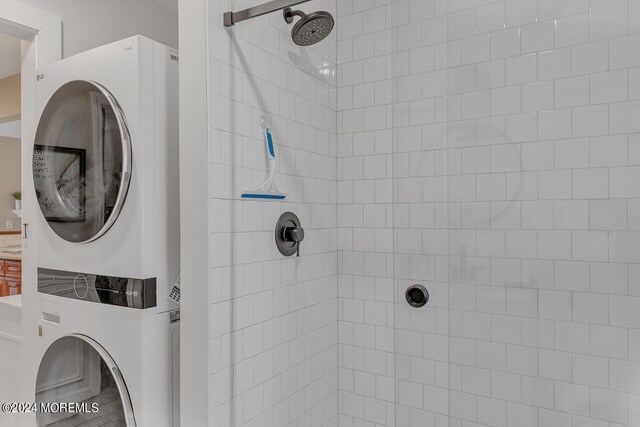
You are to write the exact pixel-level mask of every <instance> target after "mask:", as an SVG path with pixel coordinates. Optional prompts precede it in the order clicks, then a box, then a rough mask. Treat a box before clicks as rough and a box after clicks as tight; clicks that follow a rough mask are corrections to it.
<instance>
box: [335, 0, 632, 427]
mask: <svg viewBox="0 0 640 427" xmlns="http://www.w3.org/2000/svg"><path fill="white" fill-rule="evenodd" d="M340 3H341V4H339V5H338V12H339V15H340V26H339V33H338V36H339V40H338V60H339V68H338V70H339V74H338V110H339V113H338V132H339V139H338V155H339V162H338V177H339V182H338V203H339V210H338V212H339V215H338V221H339V227H340V232H339V236H340V240H339V256H340V258H339V259H340V263H339V266H340V267H339V268H340V273H341V274H340V276H339V288H338V294H339V302H340V306H339V315H340V321H339V331H340V333H339V343H340V344H339V363H340V375H339V379H340V390H341V391H340V395H341V399H340V405H341V406H340V413H341V418H340V421H341V423H340V425H341V426H342V425H344V426H349V427H350V426H372V425H389V426H391V425H397V426H431V425H438V426H443V425H451V426H472V425H474V426H475V425H487V426H509V427H511V426H571V425H573V426H603V427H605V426H609V427H613V426H622V425H632V426H638V425H640V298H639V297H640V255H639V254H640V232H639V230H640V220H639V218H640V134H637V133H636V132H640V120H639V118H640V102H639V101H636V100H637V99H640V68H636V67H640V34H639V33H640V4H638V3H637V2H635V1H633V0H629V1H627V0H591V1H589V0H539V1H535V0H499V1H489V0H486V1H485V0H477V1H466V0H455V1H444V0H442V1H440V0H435V1H431V0H411V1H389V2H386V1H375V2H374V1H370V2H367V1H358V0H352V1H351V0H347V1H344V2H340ZM636 34H638V35H636ZM382 64H384V68H383V67H382ZM382 70H384V72H383V71H382ZM389 85H391V89H388V88H389ZM394 253H395V255H394ZM394 279H395V280H394ZM416 282H417V283H423V284H425V285H426V286H427V287H428V288H429V290H430V291H431V302H430V304H429V308H428V309H421V310H415V309H409V308H408V306H407V305H406V304H405V303H403V298H404V297H403V293H404V288H406V286H407V285H408V284H410V283H416ZM394 283H395V285H396V286H395V288H396V292H395V294H394ZM394 301H395V302H396V303H397V304H395V305H394ZM394 327H395V328H396V329H394ZM394 350H395V352H396V353H395V354H394ZM394 378H395V379H396V381H395V385H394ZM391 387H393V390H392V389H391ZM394 403H397V405H394Z"/></svg>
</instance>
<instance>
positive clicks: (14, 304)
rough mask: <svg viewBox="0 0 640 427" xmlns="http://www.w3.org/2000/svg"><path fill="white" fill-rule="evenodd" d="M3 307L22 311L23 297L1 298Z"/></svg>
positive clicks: (0, 303) (0, 302) (0, 301)
mask: <svg viewBox="0 0 640 427" xmlns="http://www.w3.org/2000/svg"><path fill="white" fill-rule="evenodd" d="M3 305H4V306H9V307H11V308H17V309H19V310H21V309H22V295H10V296H8V297H0V306H3Z"/></svg>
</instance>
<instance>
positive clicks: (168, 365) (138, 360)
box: [36, 295, 180, 427]
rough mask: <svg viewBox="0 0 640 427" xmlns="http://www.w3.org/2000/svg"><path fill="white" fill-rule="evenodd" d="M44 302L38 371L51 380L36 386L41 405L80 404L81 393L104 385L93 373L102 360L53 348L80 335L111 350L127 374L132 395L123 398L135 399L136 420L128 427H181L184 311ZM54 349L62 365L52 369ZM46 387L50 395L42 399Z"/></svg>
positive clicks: (40, 308) (45, 298) (40, 303)
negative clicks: (181, 361)
mask: <svg viewBox="0 0 640 427" xmlns="http://www.w3.org/2000/svg"><path fill="white" fill-rule="evenodd" d="M38 299H39V301H38V316H39V323H40V328H41V337H40V343H39V346H38V348H39V351H40V354H39V360H41V361H42V362H41V365H40V366H39V367H38V369H39V375H41V374H43V373H44V375H43V376H44V377H45V378H47V377H48V380H47V381H43V384H40V385H39V386H38V387H36V401H39V400H40V399H44V401H56V400H57V401H63V402H80V401H81V400H82V399H77V398H76V397H77V396H78V395H83V396H84V397H85V398H86V397H88V395H87V393H88V390H90V389H91V388H94V387H96V386H98V387H99V386H100V380H99V379H96V378H95V375H93V374H95V373H97V372H98V371H99V369H100V364H99V363H98V361H96V360H92V359H89V358H86V357H83V355H82V354H78V351H77V349H75V348H73V347H72V346H69V345H66V346H64V347H59V348H52V345H53V344H54V343H55V342H56V341H57V340H59V339H61V338H65V337H77V336H80V337H83V338H87V339H88V340H89V341H91V342H93V343H94V344H95V345H96V346H97V347H98V348H100V349H102V350H103V351H105V352H106V353H107V354H108V356H109V357H110V359H112V360H113V362H114V365H115V366H116V367H117V369H118V370H119V372H120V374H121V375H122V379H123V381H124V384H125V385H126V390H127V392H126V393H125V396H124V397H122V396H121V399H123V400H125V401H126V400H127V399H128V400H129V402H130V406H131V410H132V415H133V418H131V419H132V420H134V421H133V422H130V423H129V424H127V427H133V426H137V427H147V426H149V427H156V426H157V427H168V426H178V425H179V424H180V399H179V390H180V378H179V372H180V370H179V369H180V329H179V314H178V313H179V312H166V313H162V314H159V315H157V314H156V313H155V312H153V310H138V309H131V308H125V307H114V306H110V305H103V304H96V303H91V302H85V301H77V300H68V299H62V298H59V297H55V296H50V295H41V296H40V297H39V298H38ZM176 314H178V315H177V318H176ZM48 350H50V351H49V354H48V358H47V361H51V360H58V361H60V362H59V364H58V363H54V364H51V365H48V366H46V362H44V361H43V358H44V356H45V354H46V353H47V351H48ZM61 366H62V367H64V368H66V370H67V372H64V371H63V370H62V369H63V368H61ZM48 370H49V371H51V372H47V371H48ZM43 388H46V389H48V390H47V391H48V392H49V393H50V394H49V395H47V394H45V396H42V397H39V396H38V395H39V393H41V392H42V389H43ZM45 393H46V392H45ZM126 394H128V396H126ZM50 396H51V397H52V398H51V397H50ZM125 406H126V405H125ZM104 409H105V408H103V410H104ZM37 415H40V414H37ZM51 416H53V417H56V414H52V415H51ZM59 418H60V417H58V419H59ZM122 425H124V424H122Z"/></svg>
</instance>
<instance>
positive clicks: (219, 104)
mask: <svg viewBox="0 0 640 427" xmlns="http://www.w3.org/2000/svg"><path fill="white" fill-rule="evenodd" d="M257 4H258V2H257V1H253V2H252V1H233V2H232V1H228V0H211V1H210V2H209V11H210V17H209V34H210V39H209V56H208V57H209V59H208V66H209V69H210V77H209V86H210V138H211V139H210V155H211V159H210V160H211V163H210V176H211V182H210V186H209V188H210V195H209V196H210V213H211V216H210V218H211V220H210V230H211V235H210V259H211V265H212V269H211V275H210V278H211V282H210V289H209V299H210V302H211V310H210V318H209V321H210V328H209V329H210V360H211V362H210V366H211V372H210V375H211V377H210V379H211V381H210V384H211V398H210V402H211V421H212V425H216V426H242V427H262V426H264V427H267V426H268V427H275V426H283V427H284V426H292V427H309V426H314V427H316V426H317V427H320V426H328V427H330V426H334V427H337V426H338V358H337V354H338V353H337V342H338V325H337V320H338V314H337V308H338V305H337V270H338V265H337V237H336V236H337V234H336V226H337V180H336V179H337V170H336V156H337V153H336V144H337V137H336V103H337V101H336V77H335V75H336V65H335V64H336V38H335V34H334V35H332V36H331V37H330V38H328V39H327V40H325V41H324V42H322V43H320V44H318V45H316V46H314V47H310V48H298V47H296V46H295V45H294V44H293V42H292V41H291V36H290V31H291V28H292V27H291V26H290V25H288V24H286V23H285V21H284V19H283V17H282V13H274V14H271V15H267V16H265V17H261V18H257V19H253V20H250V21H246V22H242V23H240V24H238V25H236V26H235V27H234V28H233V29H231V30H227V29H225V28H224V27H223V26H222V14H223V13H224V12H226V11H228V10H235V11H238V10H241V9H243V8H245V7H249V6H252V5H257ZM300 8H301V9H302V10H304V11H306V12H310V11H313V10H327V11H329V12H330V13H332V14H334V15H335V14H336V0H316V1H312V2H310V3H308V4H305V5H301V6H300ZM368 96H370V94H368V93H366V92H363V93H362V94H361V95H360V98H361V99H360V98H359V99H358V102H366V99H367V97H368ZM262 114H264V115H265V116H267V117H268V119H269V120H270V127H271V130H272V133H273V138H274V142H275V145H276V146H275V149H276V155H277V157H278V160H277V172H276V182H277V186H278V188H279V189H280V190H282V191H286V192H287V193H288V196H287V199H286V200H285V201H283V202H260V201H249V200H240V195H241V193H242V192H243V190H244V189H248V188H253V187H255V186H257V185H258V184H260V182H261V180H264V178H265V176H266V157H265V144H264V140H263V136H262V134H261V129H260V126H259V121H258V119H259V117H260V115H262ZM286 211H292V212H295V213H296V214H297V215H298V216H299V217H300V219H301V221H302V225H303V226H304V228H305V231H306V238H305V240H304V242H303V244H302V248H301V256H300V258H295V257H293V258H286V259H285V258H283V257H282V256H281V255H280V253H279V252H278V251H277V249H276V247H275V243H274V228H275V224H276V221H277V219H278V217H279V215H280V214H281V213H284V212H286ZM391 389H392V388H391Z"/></svg>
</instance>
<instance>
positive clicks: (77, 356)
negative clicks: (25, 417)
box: [36, 335, 135, 427]
mask: <svg viewBox="0 0 640 427" xmlns="http://www.w3.org/2000/svg"><path fill="white" fill-rule="evenodd" d="M36 407H37V413H36V421H37V424H38V426H69V427H70V426H74V427H75V426H81V425H82V426H87V425H100V426H135V418H134V415H133V407H132V405H131V398H130V396H129V393H128V391H127V387H126V384H125V382H124V380H123V378H122V374H121V373H120V370H119V369H118V367H117V366H116V364H115V362H114V361H113V359H112V358H111V357H110V356H109V354H108V353H107V352H106V351H105V350H104V349H103V348H102V347H101V346H100V345H99V344H98V343H96V342H95V341H94V340H92V339H90V338H88V337H85V336H83V335H69V336H66V337H63V338H60V339H58V340H57V341H55V342H54V343H53V344H51V346H50V347H49V348H48V349H47V351H46V352H45V354H44V357H43V358H42V361H41V362H40V367H39V368H38V376H37V378H36Z"/></svg>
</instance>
